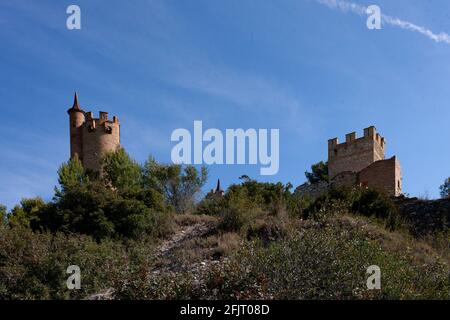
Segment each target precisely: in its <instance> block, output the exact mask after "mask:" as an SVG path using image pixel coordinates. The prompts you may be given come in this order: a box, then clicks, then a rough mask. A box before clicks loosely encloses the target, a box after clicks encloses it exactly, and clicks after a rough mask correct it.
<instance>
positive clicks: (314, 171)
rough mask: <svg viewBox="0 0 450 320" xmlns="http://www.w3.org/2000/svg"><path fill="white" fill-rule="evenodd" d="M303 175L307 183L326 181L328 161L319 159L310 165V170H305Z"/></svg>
mask: <svg viewBox="0 0 450 320" xmlns="http://www.w3.org/2000/svg"><path fill="white" fill-rule="evenodd" d="M305 176H306V178H307V179H308V181H309V183H311V184H313V183H318V182H320V181H328V162H323V161H320V162H318V163H316V164H313V165H312V166H311V172H308V171H306V172H305Z"/></svg>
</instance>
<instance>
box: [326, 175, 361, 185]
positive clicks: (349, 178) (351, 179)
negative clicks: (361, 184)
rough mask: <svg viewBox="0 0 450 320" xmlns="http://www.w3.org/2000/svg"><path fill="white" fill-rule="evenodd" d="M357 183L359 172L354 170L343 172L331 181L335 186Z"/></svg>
mask: <svg viewBox="0 0 450 320" xmlns="http://www.w3.org/2000/svg"><path fill="white" fill-rule="evenodd" d="M357 184H358V173H357V172H352V171H344V172H341V173H339V174H338V175H336V176H335V177H334V178H333V179H332V180H331V181H330V186H331V187H333V188H340V187H351V186H356V185H357Z"/></svg>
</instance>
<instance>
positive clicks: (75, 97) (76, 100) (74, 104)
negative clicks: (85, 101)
mask: <svg viewBox="0 0 450 320" xmlns="http://www.w3.org/2000/svg"><path fill="white" fill-rule="evenodd" d="M72 109H77V110H80V105H79V104H78V94H77V92H76V91H75V96H74V98H73V106H72Z"/></svg>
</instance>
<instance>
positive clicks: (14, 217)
mask: <svg viewBox="0 0 450 320" xmlns="http://www.w3.org/2000/svg"><path fill="white" fill-rule="evenodd" d="M45 205H46V204H45V201H44V200H42V198H39V197H38V198H31V199H22V200H21V201H20V204H19V205H16V206H15V207H14V208H13V209H12V210H11V214H10V216H9V217H8V222H9V224H10V226H12V227H19V226H22V227H30V223H32V222H33V221H34V220H36V219H38V214H39V212H40V211H41V210H42V209H43V208H44V207H45Z"/></svg>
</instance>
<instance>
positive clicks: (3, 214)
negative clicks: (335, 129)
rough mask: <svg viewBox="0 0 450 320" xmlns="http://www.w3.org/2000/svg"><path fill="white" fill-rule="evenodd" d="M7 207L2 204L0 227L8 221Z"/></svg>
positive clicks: (0, 205) (0, 208)
mask: <svg viewBox="0 0 450 320" xmlns="http://www.w3.org/2000/svg"><path fill="white" fill-rule="evenodd" d="M6 214H7V213H6V206H4V205H2V204H1V203H0V226H1V225H2V224H4V223H5V221H6Z"/></svg>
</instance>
